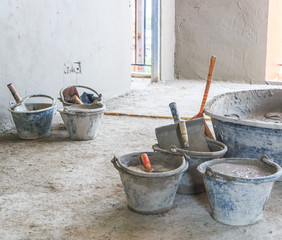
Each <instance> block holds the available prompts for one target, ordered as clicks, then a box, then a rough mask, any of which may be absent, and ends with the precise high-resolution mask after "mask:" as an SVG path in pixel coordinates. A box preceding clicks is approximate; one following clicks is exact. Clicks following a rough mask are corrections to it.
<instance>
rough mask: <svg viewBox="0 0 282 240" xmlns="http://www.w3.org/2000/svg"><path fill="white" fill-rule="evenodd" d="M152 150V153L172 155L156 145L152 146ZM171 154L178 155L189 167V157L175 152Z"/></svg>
mask: <svg viewBox="0 0 282 240" xmlns="http://www.w3.org/2000/svg"><path fill="white" fill-rule="evenodd" d="M152 149H153V150H154V152H164V153H168V154H172V153H171V152H170V151H168V150H165V149H162V148H160V147H159V145H158V144H155V145H153V146H152ZM173 154H174V155H178V156H183V157H184V158H185V160H186V162H188V164H189V165H190V157H189V156H188V155H187V154H186V153H177V152H176V153H173Z"/></svg>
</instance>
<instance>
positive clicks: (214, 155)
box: [152, 138, 228, 159]
mask: <svg viewBox="0 0 282 240" xmlns="http://www.w3.org/2000/svg"><path fill="white" fill-rule="evenodd" d="M206 140H207V143H208V144H209V143H212V144H215V145H217V146H219V147H220V148H221V150H219V151H213V152H198V151H191V150H188V149H187V150H186V149H181V148H177V147H176V146H175V145H171V146H170V151H169V150H165V149H162V148H160V147H159V145H158V144H155V145H153V146H152V148H153V149H154V150H155V151H159V152H166V153H170V154H181V155H183V154H186V155H187V156H189V157H191V158H202V159H210V158H218V157H222V156H223V155H224V154H225V153H226V152H227V150H228V148H227V146H226V145H225V144H224V143H222V142H219V141H217V140H213V139H210V138H206Z"/></svg>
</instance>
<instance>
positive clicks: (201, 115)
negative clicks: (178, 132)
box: [192, 55, 216, 139]
mask: <svg viewBox="0 0 282 240" xmlns="http://www.w3.org/2000/svg"><path fill="white" fill-rule="evenodd" d="M215 61H216V57H215V56H213V55H212V56H211V59H210V66H209V73H208V78H207V83H206V88H205V92H204V96H203V100H202V104H201V108H200V111H199V113H198V114H197V115H195V116H194V117H193V118H192V119H195V118H202V117H204V108H205V105H206V102H207V98H208V93H209V90H210V86H211V81H212V75H213V70H214V65H215ZM204 125H205V134H206V136H207V137H209V138H211V139H214V137H213V135H212V133H211V131H210V129H209V127H208V125H207V123H206V121H204Z"/></svg>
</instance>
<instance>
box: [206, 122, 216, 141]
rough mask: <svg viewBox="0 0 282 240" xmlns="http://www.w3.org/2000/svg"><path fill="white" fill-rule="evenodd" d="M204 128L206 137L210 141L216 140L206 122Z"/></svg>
mask: <svg viewBox="0 0 282 240" xmlns="http://www.w3.org/2000/svg"><path fill="white" fill-rule="evenodd" d="M204 126H205V135H206V136H207V137H208V138H210V139H214V137H213V135H212V133H211V130H210V129H209V127H208V125H207V123H206V121H204Z"/></svg>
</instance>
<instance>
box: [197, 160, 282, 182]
mask: <svg viewBox="0 0 282 240" xmlns="http://www.w3.org/2000/svg"><path fill="white" fill-rule="evenodd" d="M222 164H226V165H225V166H224V167H226V169H224V168H221V170H218V169H219V168H218V167H219V166H223V165H222ZM227 165H229V166H228V168H227ZM232 165H233V166H234V171H235V173H232V174H231V173H230V172H231V170H233V169H232ZM230 166H231V170H230ZM238 166H239V167H241V169H243V170H242V171H246V173H247V171H249V172H251V171H252V173H253V171H255V170H258V171H260V172H261V174H262V173H263V174H265V176H263V175H261V176H258V177H254V176H253V175H250V176H245V174H244V172H242V174H241V175H238V176H236V174H237V173H236V171H238V170H236V168H238ZM249 166H251V167H254V168H248V167H249ZM255 168H256V169H255ZM210 169H211V170H212V171H214V172H213V173H212V175H213V176H214V177H217V176H220V177H223V178H224V177H226V180H228V178H241V179H245V180H248V179H249V180H251V179H258V178H269V177H271V176H273V175H274V174H276V173H277V172H279V171H281V170H279V168H278V166H275V165H273V164H267V163H265V162H264V161H261V160H260V159H259V160H257V159H249V158H226V159H215V160H211V161H207V162H204V163H202V164H200V165H199V166H198V171H199V172H201V173H202V174H207V173H206V171H207V170H208V171H209V170H210ZM254 169H255V170H254ZM234 174H235V175H234Z"/></svg>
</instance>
